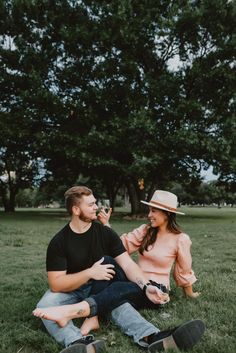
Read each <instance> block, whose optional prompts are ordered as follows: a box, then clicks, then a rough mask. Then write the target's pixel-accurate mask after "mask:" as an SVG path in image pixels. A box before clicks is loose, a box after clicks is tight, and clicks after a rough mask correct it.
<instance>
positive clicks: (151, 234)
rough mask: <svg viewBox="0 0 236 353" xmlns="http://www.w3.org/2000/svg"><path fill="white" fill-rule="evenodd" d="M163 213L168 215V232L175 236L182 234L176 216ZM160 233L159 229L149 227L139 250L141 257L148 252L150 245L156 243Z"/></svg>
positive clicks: (166, 212) (170, 213)
mask: <svg viewBox="0 0 236 353" xmlns="http://www.w3.org/2000/svg"><path fill="white" fill-rule="evenodd" d="M161 211H162V210H161ZM162 212H163V213H165V214H166V215H167V230H168V231H169V232H170V233H173V234H180V233H181V232H182V230H181V228H180V226H179V225H178V223H177V221H176V214H175V213H172V212H168V211H162ZM158 231H159V227H155V228H154V227H151V226H148V227H147V233H146V235H145V237H144V238H143V240H142V243H141V245H140V247H139V250H138V251H139V253H140V254H141V255H143V252H144V251H148V248H149V246H150V245H152V244H153V243H155V241H156V238H157V233H158Z"/></svg>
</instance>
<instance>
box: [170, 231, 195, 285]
mask: <svg viewBox="0 0 236 353" xmlns="http://www.w3.org/2000/svg"><path fill="white" fill-rule="evenodd" d="M191 245H192V242H191V240H190V238H189V236H188V235H187V234H184V233H182V234H181V235H180V237H179V239H178V245H177V254H176V260H175V266H174V271H173V275H174V279H175V282H176V284H177V286H179V287H188V286H190V285H192V284H193V283H194V282H196V280H197V278H196V277H195V274H194V272H193V270H192V256H191V252H190V249H191Z"/></svg>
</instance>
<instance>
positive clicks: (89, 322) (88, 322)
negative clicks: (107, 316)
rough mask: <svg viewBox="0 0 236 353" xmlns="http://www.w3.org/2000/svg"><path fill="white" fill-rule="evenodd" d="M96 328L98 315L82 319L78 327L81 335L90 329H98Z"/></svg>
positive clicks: (86, 333) (97, 326) (84, 334)
mask: <svg viewBox="0 0 236 353" xmlns="http://www.w3.org/2000/svg"><path fill="white" fill-rule="evenodd" d="M98 329H99V322H98V317H97V316H92V317H89V318H87V319H85V320H84V322H83V324H82V326H81V328H80V331H81V333H82V335H83V336H86V335H88V334H89V332H90V331H91V330H98Z"/></svg>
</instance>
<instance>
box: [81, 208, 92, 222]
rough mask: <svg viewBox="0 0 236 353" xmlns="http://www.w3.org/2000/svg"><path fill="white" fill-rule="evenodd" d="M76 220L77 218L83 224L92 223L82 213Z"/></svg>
mask: <svg viewBox="0 0 236 353" xmlns="http://www.w3.org/2000/svg"><path fill="white" fill-rule="evenodd" d="M78 218H79V219H80V220H81V221H83V222H87V223H91V222H92V219H91V218H88V217H86V216H85V214H84V212H83V211H81V213H80V215H79V216H78Z"/></svg>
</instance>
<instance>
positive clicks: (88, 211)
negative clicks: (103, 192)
mask: <svg viewBox="0 0 236 353" xmlns="http://www.w3.org/2000/svg"><path fill="white" fill-rule="evenodd" d="M97 209H98V206H97V205H96V199H95V197H94V196H93V194H91V195H89V196H85V195H84V196H83V197H82V198H81V199H80V202H79V204H78V205H77V206H73V211H74V214H75V215H76V216H78V218H79V219H80V220H81V221H83V222H92V221H93V220H95V219H97V214H96V212H97Z"/></svg>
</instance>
